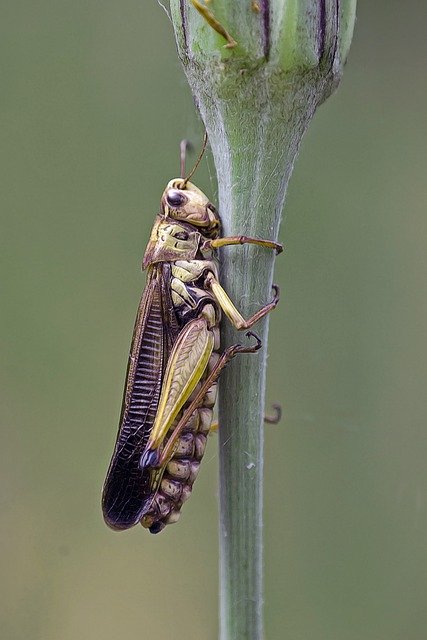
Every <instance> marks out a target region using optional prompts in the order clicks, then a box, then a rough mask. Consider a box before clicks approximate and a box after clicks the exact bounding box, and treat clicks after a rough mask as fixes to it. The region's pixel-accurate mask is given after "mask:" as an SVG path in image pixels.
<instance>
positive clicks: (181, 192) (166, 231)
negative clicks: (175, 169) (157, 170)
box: [142, 178, 220, 269]
mask: <svg viewBox="0 0 427 640" xmlns="http://www.w3.org/2000/svg"><path fill="white" fill-rule="evenodd" d="M160 206H161V210H160V214H159V215H158V216H157V218H156V222H155V223H154V226H153V229H152V231H151V237H150V240H149V242H148V245H147V249H146V251H145V255H144V260H143V263H142V266H143V268H144V269H145V268H147V267H148V266H149V265H151V264H154V263H156V262H175V261H176V260H194V259H195V258H196V257H197V255H198V253H199V250H200V247H201V245H202V244H203V242H204V241H205V240H207V239H212V238H216V237H218V235H219V231H220V219H219V216H218V213H217V211H216V209H215V207H214V206H213V204H211V203H210V202H209V199H208V198H207V197H206V196H205V194H204V193H203V191H200V189H198V188H197V187H196V186H195V185H194V184H192V183H191V182H188V181H187V180H184V179H183V178H175V179H174V180H171V181H170V182H169V183H168V185H167V187H166V189H165V190H164V192H163V195H162V199H161V205H160Z"/></svg>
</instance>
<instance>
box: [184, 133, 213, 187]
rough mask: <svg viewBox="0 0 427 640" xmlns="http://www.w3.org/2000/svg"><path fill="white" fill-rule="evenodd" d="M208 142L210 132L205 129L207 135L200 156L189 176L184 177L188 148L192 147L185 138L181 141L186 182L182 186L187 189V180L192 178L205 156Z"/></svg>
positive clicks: (204, 137)
mask: <svg viewBox="0 0 427 640" xmlns="http://www.w3.org/2000/svg"><path fill="white" fill-rule="evenodd" d="M207 144H208V134H207V133H206V131H205V135H204V136H203V144H202V149H201V151H200V153H199V157H198V158H197V160H196V162H195V165H194V167H193V168H192V169H191V171H190V173H189V174H188V176H187V177H186V178H184V175H185V152H186V150H187V147H190V146H191V145H190V144H189V142H188V140H183V141H182V142H181V145H180V148H181V178H184V182H183V184H182V188H183V189H185V187H186V186H187V182H188V181H189V180H190V178H191V177H192V175H193V174H194V173H195V171H196V169H197V167H198V166H199V164H200V161H201V159H202V158H203V154H204V153H205V151H206V145H207Z"/></svg>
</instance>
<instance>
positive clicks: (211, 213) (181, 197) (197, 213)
mask: <svg viewBox="0 0 427 640" xmlns="http://www.w3.org/2000/svg"><path fill="white" fill-rule="evenodd" d="M161 214H162V215H164V216H165V218H166V217H167V218H172V219H174V220H180V221H182V222H187V223H188V224H191V225H193V226H194V227H196V228H197V229H198V230H200V232H201V233H202V234H203V235H204V236H206V237H208V238H216V237H217V236H218V235H219V231H220V224H221V223H220V219H219V215H218V212H217V210H216V209H215V207H214V206H213V204H211V203H210V202H209V199H208V198H207V197H206V196H205V194H204V193H203V191H200V189H198V188H197V187H196V185H194V184H193V183H192V182H188V180H184V179H183V178H174V179H173V180H171V181H170V182H169V183H168V185H167V187H166V189H165V190H164V192H163V195H162V200H161Z"/></svg>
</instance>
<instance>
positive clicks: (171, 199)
mask: <svg viewBox="0 0 427 640" xmlns="http://www.w3.org/2000/svg"><path fill="white" fill-rule="evenodd" d="M166 201H167V203H168V205H169V206H170V207H173V208H174V209H177V208H178V207H182V205H183V204H185V203H186V202H187V197H186V196H185V195H184V194H183V193H182V191H178V189H169V191H168V192H167V194H166Z"/></svg>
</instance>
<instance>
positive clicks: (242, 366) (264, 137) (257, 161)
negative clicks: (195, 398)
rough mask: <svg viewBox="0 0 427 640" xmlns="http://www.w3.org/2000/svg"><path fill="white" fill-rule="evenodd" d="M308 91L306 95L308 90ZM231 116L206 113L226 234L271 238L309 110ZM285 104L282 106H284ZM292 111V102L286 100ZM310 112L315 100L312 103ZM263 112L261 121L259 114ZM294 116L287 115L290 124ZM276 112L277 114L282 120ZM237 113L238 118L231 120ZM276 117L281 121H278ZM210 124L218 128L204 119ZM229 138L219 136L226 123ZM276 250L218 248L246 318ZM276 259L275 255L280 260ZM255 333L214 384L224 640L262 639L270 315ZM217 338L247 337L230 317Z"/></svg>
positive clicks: (265, 108) (228, 285)
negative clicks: (255, 343)
mask: <svg viewBox="0 0 427 640" xmlns="http://www.w3.org/2000/svg"><path fill="white" fill-rule="evenodd" d="M307 98H309V96H307ZM254 100H256V96H253V97H252V99H251V102H250V105H251V107H250V109H244V105H241V108H239V109H236V110H235V111H234V113H233V114H232V113H230V112H229V110H228V108H227V105H228V103H227V102H225V103H223V104H222V105H221V106H222V108H223V109H225V111H226V113H225V114H223V113H222V112H221V110H219V109H218V111H217V113H216V114H215V115H214V114H209V115H207V114H206V119H205V122H206V125H207V128H208V135H209V139H210V141H211V147H212V151H213V154H214V158H215V166H216V168H217V175H218V184H219V209H220V212H221V217H222V220H223V225H224V235H238V234H246V235H251V236H255V237H261V238H267V239H276V238H277V234H278V229H279V223H280V216H281V211H282V206H283V200H284V197H285V192H286V187H287V183H288V179H289V176H290V174H291V171H292V166H293V162H294V159H295V156H296V153H297V150H298V145H299V141H300V139H301V136H302V134H303V131H304V129H305V128H306V126H307V124H308V121H309V119H310V117H311V115H312V111H308V110H307V111H306V109H305V108H306V104H307V102H306V100H305V101H304V102H305V105H304V118H302V117H301V113H297V112H294V113H293V116H292V117H293V119H294V121H295V122H294V125H295V126H293V127H289V128H286V129H282V128H279V127H277V122H278V116H282V117H283V113H281V114H280V113H277V112H276V106H275V105H276V103H275V101H270V102H269V104H268V105H266V104H262V105H261V104H260V105H259V110H258V111H257V110H254V109H253V105H254ZM284 106H285V105H283V103H282V104H281V105H280V110H281V111H282V110H283V109H284ZM289 108H292V109H293V107H291V105H289ZM313 110H314V107H313ZM260 113H262V125H261V126H260V118H259V114H260ZM291 115H292V114H287V121H288V122H289V121H290V120H291ZM280 119H281V118H280ZM234 120H235V122H234ZM279 121H280V120H279ZM212 123H214V124H215V126H209V124H212ZM225 123H227V128H229V130H230V131H231V132H233V142H232V144H230V142H229V137H228V136H227V135H222V127H221V126H218V125H221V124H222V125H223V126H225ZM274 258H275V256H274V254H273V252H272V251H268V250H266V249H259V248H256V247H253V246H248V247H233V248H227V249H224V250H223V252H222V255H221V277H222V282H223V284H224V287H225V289H226V290H227V291H228V293H229V294H230V296H231V298H232V299H233V300H234V301H235V302H236V303H237V306H238V307H239V309H240V310H241V312H242V313H243V315H244V316H245V317H249V316H250V315H251V314H252V313H254V311H256V310H257V309H258V308H259V307H260V306H261V305H262V304H264V303H266V302H267V301H269V300H270V299H271V295H272V293H271V284H272V279H273V267H274ZM279 259H280V257H279ZM255 330H256V332H257V333H258V335H259V336H260V337H261V339H262V342H263V348H262V350H261V351H260V352H258V353H257V354H256V355H246V356H241V357H239V358H236V359H235V360H234V361H233V362H232V363H231V364H230V366H229V367H228V368H227V369H226V371H225V372H224V374H223V376H222V378H221V381H220V405H219V422H220V425H221V426H220V429H219V446H220V456H219V457H220V585H221V591H220V624H221V638H223V639H224V640H226V639H227V640H228V639H231V638H233V639H235V638H238V639H240V638H242V639H243V638H245V639H247V640H259V639H260V638H262V637H263V631H262V604H263V596H262V594H263V545H262V534H263V531H262V528H263V519H262V504H263V489H262V485H263V447H264V427H263V414H264V407H265V375H266V359H267V333H268V318H266V319H265V320H264V321H262V322H260V323H259V324H258V325H257V326H256V328H255ZM223 335H224V343H225V344H227V345H228V344H231V343H233V342H236V341H242V340H244V338H243V336H241V335H239V336H238V335H236V332H235V330H234V329H233V328H232V327H231V326H230V324H229V323H228V322H224V323H223Z"/></svg>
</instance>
